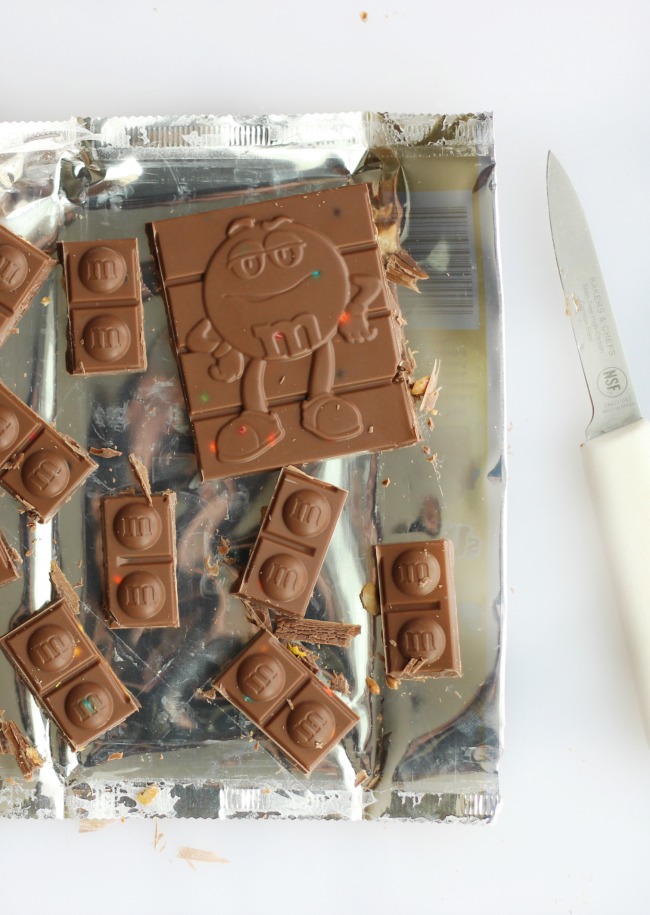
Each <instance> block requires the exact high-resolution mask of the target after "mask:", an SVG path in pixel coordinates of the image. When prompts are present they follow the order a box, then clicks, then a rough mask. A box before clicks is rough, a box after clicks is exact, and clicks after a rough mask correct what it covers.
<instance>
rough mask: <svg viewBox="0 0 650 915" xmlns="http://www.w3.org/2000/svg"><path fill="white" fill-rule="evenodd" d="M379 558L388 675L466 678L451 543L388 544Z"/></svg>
mask: <svg viewBox="0 0 650 915" xmlns="http://www.w3.org/2000/svg"><path fill="white" fill-rule="evenodd" d="M375 553H376V558H377V565H378V569H379V598H380V603H381V619H382V625H383V630H384V651H385V656H386V673H387V674H388V675H389V676H391V677H394V678H395V679H398V680H399V679H409V678H410V679H414V678H418V679H423V678H425V677H460V675H461V663H460V648H459V643H458V618H457V613H456V594H455V588H454V577H453V544H452V543H451V541H449V540H429V541H416V542H412V543H383V544H381V545H380V546H376V547H375Z"/></svg>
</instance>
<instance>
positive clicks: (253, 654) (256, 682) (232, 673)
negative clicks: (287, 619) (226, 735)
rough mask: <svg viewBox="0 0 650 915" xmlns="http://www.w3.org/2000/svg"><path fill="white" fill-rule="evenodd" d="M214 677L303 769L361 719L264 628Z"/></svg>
mask: <svg viewBox="0 0 650 915" xmlns="http://www.w3.org/2000/svg"><path fill="white" fill-rule="evenodd" d="M212 682H213V684H214V686H215V687H216V689H217V690H218V691H219V692H220V693H222V695H223V696H225V698H226V699H228V700H229V702H231V703H232V704H233V705H234V706H235V708H238V709H239V711H240V712H243V714H244V715H246V717H247V718H249V719H250V720H251V721H252V722H253V724H256V725H257V726H258V727H259V728H260V730H261V731H263V732H264V733H265V734H266V735H267V737H270V738H271V739H272V740H273V741H274V742H275V743H276V744H277V745H278V747H279V748H280V749H281V750H282V752H283V753H284V754H285V755H286V756H287V757H288V758H289V759H290V760H291V761H292V762H293V763H295V765H296V766H298V768H299V769H301V770H302V771H303V772H306V773H307V774H309V773H310V772H312V771H313V769H314V768H315V767H316V766H317V765H318V763H319V762H320V761H321V760H322V759H323V758H324V757H325V756H326V755H327V753H328V752H329V751H330V750H331V749H332V748H333V747H334V746H335V745H336V744H337V743H339V741H340V740H342V739H343V737H345V735H346V734H347V733H348V731H350V730H351V729H352V728H353V727H354V726H355V724H357V723H358V721H359V718H358V716H357V715H355V714H354V712H353V711H351V709H349V708H348V707H347V705H346V704H345V703H344V702H343V701H342V700H341V699H339V698H338V696H336V695H335V694H334V693H333V692H332V690H331V689H328V688H327V687H325V686H324V685H323V683H321V681H320V680H319V679H318V677H316V676H315V675H314V674H313V673H312V672H311V671H310V670H309V669H308V668H307V667H306V666H305V665H304V664H303V663H302V662H301V661H298V660H297V659H296V658H295V657H294V656H293V655H292V654H291V653H290V652H289V651H288V649H286V648H284V647H283V646H282V645H281V643H280V642H279V641H278V639H276V638H275V636H273V635H271V633H270V632H267V631H266V630H262V631H261V632H260V633H259V634H258V635H256V636H255V638H254V639H252V640H251V641H250V642H249V643H248V645H246V647H245V648H244V650H243V651H242V652H241V654H239V656H238V657H237V658H235V660H234V661H233V662H232V663H231V664H230V665H229V666H228V667H227V668H226V670H224V671H223V673H222V674H221V676H220V677H215V678H214V680H213V681H212Z"/></svg>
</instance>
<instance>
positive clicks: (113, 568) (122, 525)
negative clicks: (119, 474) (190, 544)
mask: <svg viewBox="0 0 650 915" xmlns="http://www.w3.org/2000/svg"><path fill="white" fill-rule="evenodd" d="M151 503H152V504H151V505H150V504H149V502H148V500H147V498H146V496H135V495H131V494H127V495H119V496H106V497H105V498H104V499H103V500H102V520H103V537H104V579H105V585H104V593H105V595H106V605H105V609H106V612H107V614H108V616H109V618H110V620H111V626H112V627H113V628H143V627H147V628H153V627H162V626H178V625H179V617H178V595H177V586H176V525H175V517H174V511H175V507H176V495H175V494H174V493H172V492H165V493H155V494H152V496H151Z"/></svg>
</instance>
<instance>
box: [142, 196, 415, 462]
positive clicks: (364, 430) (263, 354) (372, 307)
mask: <svg viewBox="0 0 650 915" xmlns="http://www.w3.org/2000/svg"><path fill="white" fill-rule="evenodd" d="M150 228H151V235H152V242H153V248H154V252H155V255H156V257H157V260H158V265H159V269H160V274H161V277H162V283H163V288H164V293H165V300H166V304H167V310H168V315H169V320H170V325H171V329H172V335H173V342H174V346H175V350H176V354H177V357H178V361H179V367H180V372H181V379H182V383H183V388H184V391H185V397H186V400H187V405H188V409H189V412H190V419H191V422H192V427H193V431H194V440H195V445H196V451H197V456H198V461H199V465H200V468H201V472H202V474H203V477H204V479H207V480H211V479H219V478H222V477H232V476H240V475H242V474H245V473H253V472H256V471H259V470H269V469H273V468H277V467H282V466H286V465H287V464H293V463H298V464H301V463H305V462H307V461H316V460H321V459H323V458H329V457H337V456H341V455H346V454H355V453H358V452H361V451H379V450H385V449H389V448H397V447H399V446H402V445H410V444H412V443H413V442H416V441H417V440H418V438H419V431H418V428H417V423H416V421H415V415H414V412H413V406H412V403H411V398H410V393H409V391H408V387H407V383H406V378H405V376H404V373H403V371H402V366H403V355H404V354H403V339H402V334H401V328H400V324H399V318H398V315H399V308H398V306H397V303H396V301H395V300H394V298H393V297H392V294H391V292H390V289H389V287H388V284H387V282H386V278H385V275H384V269H383V265H382V261H381V256H380V252H379V248H378V243H377V237H376V232H375V226H374V223H373V220H372V210H371V206H370V197H369V193H368V188H367V186H366V185H353V186H349V187H341V188H337V189H334V190H327V191H322V192H317V193H312V194H303V195H301V196H298V197H284V198H280V199H278V200H269V201H266V202H263V203H254V204H247V205H244V206H241V207H237V208H232V209H222V210H216V211H213V212H208V213H200V214H196V215H192V216H183V217H179V218H176V219H168V220H164V221H161V222H156V223H153V224H152V225H151V227H150Z"/></svg>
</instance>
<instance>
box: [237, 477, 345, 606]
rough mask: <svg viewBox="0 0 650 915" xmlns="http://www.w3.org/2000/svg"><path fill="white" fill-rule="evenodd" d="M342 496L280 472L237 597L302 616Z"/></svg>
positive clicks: (310, 480) (317, 482) (323, 485)
mask: <svg viewBox="0 0 650 915" xmlns="http://www.w3.org/2000/svg"><path fill="white" fill-rule="evenodd" d="M346 498H347V492H346V491H345V490H344V489H339V488H338V487H337V486H332V485H331V484H330V483H323V482H322V481H321V480H316V479H314V477H310V476H308V475H307V474H306V473H302V472H301V471H300V470H297V469H296V468H295V467H286V468H285V469H284V470H283V471H282V473H281V474H280V478H279V480H278V484H277V486H276V488H275V492H274V493H273V498H272V499H271V503H270V505H269V507H268V509H267V512H266V515H265V516H264V520H263V522H262V527H261V528H260V532H259V534H258V537H257V540H256V542H255V546H254V547H253V551H252V553H251V556H250V559H249V562H248V565H247V566H246V569H245V571H244V575H243V578H242V581H241V584H240V587H239V592H238V593H239V595H240V596H241V597H246V598H248V599H249V600H252V601H257V602H258V603H261V604H265V605H266V606H268V607H273V608H275V609H277V610H281V611H282V612H283V613H291V614H295V615H296V616H304V615H305V612H306V610H307V605H308V604H309V598H310V597H311V595H312V591H313V590H314V585H315V584H316V579H317V578H318V573H319V572H320V570H321V566H322V565H323V560H324V559H325V553H326V552H327V547H328V546H329V542H330V540H331V539H332V534H333V532H334V528H335V527H336V522H337V521H338V519H339V515H340V514H341V509H342V508H343V503H344V502H345V500H346Z"/></svg>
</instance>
